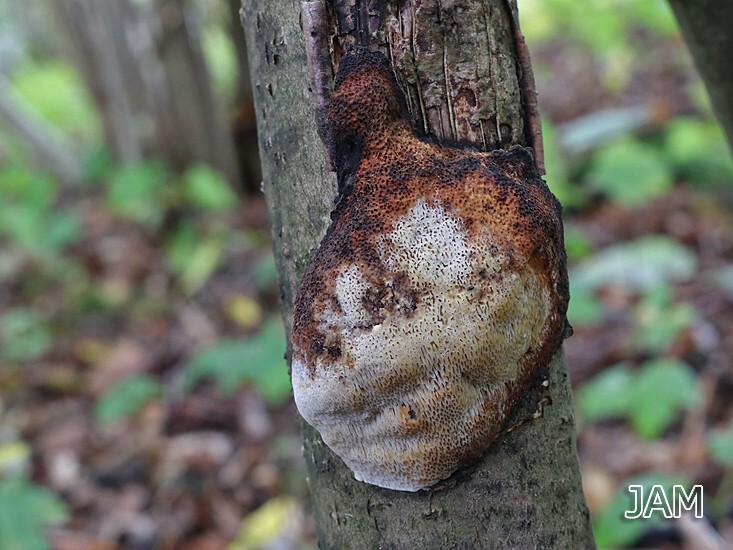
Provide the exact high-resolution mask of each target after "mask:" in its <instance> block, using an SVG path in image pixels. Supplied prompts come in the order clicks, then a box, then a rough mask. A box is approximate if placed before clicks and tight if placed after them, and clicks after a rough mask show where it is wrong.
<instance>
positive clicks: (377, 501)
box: [242, 0, 595, 549]
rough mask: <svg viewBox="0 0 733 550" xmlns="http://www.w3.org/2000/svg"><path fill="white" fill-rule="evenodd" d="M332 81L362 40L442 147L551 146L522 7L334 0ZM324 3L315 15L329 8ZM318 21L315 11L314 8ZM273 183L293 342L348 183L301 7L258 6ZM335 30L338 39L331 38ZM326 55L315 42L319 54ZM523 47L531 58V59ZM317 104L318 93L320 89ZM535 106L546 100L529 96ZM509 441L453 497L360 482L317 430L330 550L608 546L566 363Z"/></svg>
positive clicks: (249, 8) (276, 2) (312, 478)
mask: <svg viewBox="0 0 733 550" xmlns="http://www.w3.org/2000/svg"><path fill="white" fill-rule="evenodd" d="M325 5H327V6H326V7H327V8H328V9H327V10H326V12H327V14H328V15H327V17H326V25H325V31H323V32H324V33H325V34H324V35H323V36H321V37H320V38H321V39H322V38H323V37H325V38H326V39H327V40H326V41H325V42H324V41H323V40H321V43H325V44H328V45H330V47H329V50H330V51H328V52H320V53H321V54H324V53H325V56H326V58H328V59H330V61H331V63H330V65H331V66H330V70H329V71H326V75H325V76H326V78H325V80H328V77H330V76H332V70H333V68H334V67H335V66H336V61H337V58H338V57H339V55H340V53H341V52H342V51H343V49H344V47H345V45H346V44H348V43H359V44H362V45H369V46H370V47H371V48H373V49H381V50H382V51H384V52H386V53H387V55H388V56H389V57H390V59H391V60H392V62H393V65H394V67H395V68H396V71H397V76H398V79H399V80H400V82H401V84H402V86H403V88H404V89H405V90H406V95H407V100H408V103H409V108H410V110H411V113H412V115H413V117H414V119H415V125H416V127H418V128H422V129H423V130H424V131H425V132H426V133H427V134H429V135H432V136H433V137H434V138H436V139H438V140H439V141H442V142H452V141H470V142H472V143H474V144H475V145H477V146H478V147H482V148H487V149H490V148H496V147H505V146H508V145H510V144H515V143H519V144H536V143H537V142H538V136H537V135H536V130H537V128H536V120H534V121H533V120H531V119H532V118H533V116H534V115H536V113H534V115H533V112H534V111H533V105H534V97H529V96H528V90H530V89H531V86H528V85H527V83H528V76H529V75H528V74H527V72H526V69H527V68H528V67H527V66H526V63H525V71H524V74H523V71H522V70H521V69H520V59H521V57H522V55H521V52H518V51H517V40H516V39H517V36H518V32H517V30H518V29H516V27H515V18H514V10H515V9H516V8H515V6H514V4H511V3H509V2H508V1H507V0H453V1H451V2H447V1H446V0H442V1H441V0H407V1H394V2H390V1H385V0H382V1H379V0H370V1H363V2H362V1H361V0H350V1H349V0H336V1H333V0H329V1H328V2H325ZM322 7H324V4H322V5H321V6H320V8H319V7H318V6H316V8H317V9H316V10H315V11H318V10H319V9H321V8H322ZM311 8H313V6H311ZM242 23H243V26H244V29H245V34H246V36H247V42H248V51H249V56H250V57H249V60H250V68H251V71H252V82H253V89H254V94H255V104H256V109H257V121H258V131H259V144H260V152H261V156H262V168H263V179H264V181H263V186H264V190H265V193H266V195H267V202H268V208H269V213H270V219H271V224H272V234H273V244H274V249H275V256H276V261H277V264H278V270H279V273H280V287H281V298H282V310H283V316H284V318H285V323H286V328H287V330H288V333H289V332H290V328H291V325H292V312H293V298H294V296H295V292H296V290H297V285H298V281H299V279H300V276H301V275H302V274H303V271H304V270H305V267H306V265H307V263H308V260H309V258H310V256H311V254H312V253H313V251H314V250H315V249H316V248H317V247H318V243H319V242H320V240H321V238H322V237H323V235H324V234H325V231H326V228H327V227H328V224H329V212H330V211H331V209H332V207H333V201H334V198H335V195H336V181H335V176H334V174H333V173H332V172H331V171H330V166H329V163H328V160H327V158H326V155H325V150H324V147H323V145H322V144H321V142H320V140H319V138H318V132H317V128H316V110H317V109H316V106H317V104H318V103H319V99H318V97H317V96H318V94H317V93H316V94H314V93H313V89H312V87H311V84H310V82H311V79H310V75H309V71H308V67H307V64H308V61H307V55H306V40H305V37H304V34H306V35H308V36H309V37H312V38H313V39H314V40H315V41H316V42H318V41H319V37H318V36H314V35H317V34H318V30H317V29H315V28H313V27H312V26H311V23H312V21H309V20H308V17H307V16H306V18H305V26H306V27H308V31H307V32H305V33H304V29H303V27H304V19H303V18H302V17H301V7H300V3H299V1H297V0H270V1H269V2H267V4H266V5H264V4H263V3H262V2H258V1H257V0H243V8H242ZM321 30H323V29H321ZM311 43H312V42H311ZM519 49H520V50H521V47H520V48H519ZM316 92H318V90H316ZM529 93H531V90H530V92H529ZM538 404H545V405H546V406H544V407H541V406H540V408H541V409H542V411H543V414H542V415H541V417H540V418H537V419H536V420H533V421H530V422H527V423H524V424H522V425H520V426H518V427H517V428H516V429H513V430H507V433H505V434H504V435H502V436H500V437H499V438H498V439H497V441H496V442H494V444H493V445H492V446H491V447H490V448H489V450H488V451H487V452H486V454H485V456H484V457H483V458H482V459H481V461H479V463H478V464H476V465H475V466H474V467H472V468H469V469H468V470H466V471H463V472H460V473H458V475H455V476H453V477H452V478H451V479H449V480H448V481H447V482H446V483H443V484H441V485H440V487H439V488H438V489H434V490H427V491H420V492H417V493H405V492H399V491H390V490H387V489H381V488H378V487H374V486H371V485H367V484H364V483H360V482H358V481H356V480H354V478H353V475H352V474H351V472H350V471H349V470H348V468H346V466H345V465H344V464H343V463H342V462H341V460H340V459H339V458H338V457H336V456H335V455H334V454H333V453H332V452H331V451H330V449H329V448H328V447H326V446H325V445H324V444H323V442H322V440H321V438H320V436H319V435H318V433H317V432H315V431H314V430H313V429H312V428H311V427H310V426H308V425H307V424H304V425H303V441H304V448H305V457H306V462H307V467H308V480H309V484H310V490H311V496H312V505H313V513H314V515H315V519H316V524H317V531H318V538H319V544H320V546H321V548H334V549H336V548H339V549H343V548H420V547H423V548H471V549H474V548H476V549H478V548H496V549H499V548H501V549H507V548H518V549H519V548H521V549H525V548H557V549H576V548H577V549H586V548H594V547H595V543H594V541H593V535H592V531H591V528H590V522H589V516H588V510H587V507H586V505H585V501H584V498H583V493H582V488H581V483H580V474H579V467H578V461H577V455H576V448H575V431H574V422H573V415H572V406H571V400H570V392H569V385H568V380H567V373H566V368H565V364H564V359H563V354H562V350H561V351H559V352H558V353H557V355H556V356H555V357H554V359H553V360H552V362H551V364H550V365H549V386H548V387H546V388H545V387H543V386H538V387H535V388H532V389H531V390H530V391H528V394H527V396H526V399H525V400H524V403H523V404H522V406H521V407H520V408H519V410H518V411H517V413H516V415H515V418H514V419H512V421H511V422H510V423H509V424H508V425H515V424H517V422H518V421H519V420H520V419H525V418H527V417H530V416H532V413H534V412H535V411H537V410H538Z"/></svg>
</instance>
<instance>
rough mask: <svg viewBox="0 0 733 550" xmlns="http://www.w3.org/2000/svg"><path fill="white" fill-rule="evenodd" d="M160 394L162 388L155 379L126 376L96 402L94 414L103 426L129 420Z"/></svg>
mask: <svg viewBox="0 0 733 550" xmlns="http://www.w3.org/2000/svg"><path fill="white" fill-rule="evenodd" d="M161 394H162V386H161V383H160V382H159V381H158V380H157V379H156V378H154V377H152V376H149V375H133V376H128V377H127V378H124V379H123V380H121V381H120V382H118V383H117V384H115V385H114V386H113V387H112V388H110V389H109V390H108V391H107V392H106V393H105V394H104V396H103V397H102V399H100V400H99V401H98V402H97V405H96V408H95V410H94V414H95V416H96V418H97V420H98V421H99V422H102V423H103V424H108V423H110V422H116V421H118V420H123V419H125V418H130V417H131V416H133V415H135V413H137V412H138V411H139V410H140V409H141V408H142V407H143V406H144V405H145V404H146V403H148V402H150V401H152V400H154V399H158V398H159V397H160V396H161Z"/></svg>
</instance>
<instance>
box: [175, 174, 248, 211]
mask: <svg viewBox="0 0 733 550" xmlns="http://www.w3.org/2000/svg"><path fill="white" fill-rule="evenodd" d="M183 186H184V194H185V197H186V200H188V202H189V203H190V204H192V205H193V206H198V207H199V208H203V209H205V210H231V209H233V208H234V207H236V206H237V197H236V195H235V194H234V192H233V191H232V189H231V187H230V185H229V183H228V182H227V181H226V180H225V179H224V177H223V176H222V174H221V173H220V172H218V171H216V170H214V169H212V168H210V167H208V166H206V165H204V164H197V165H195V166H192V167H191V168H189V169H188V170H186V173H185V174H184V175H183Z"/></svg>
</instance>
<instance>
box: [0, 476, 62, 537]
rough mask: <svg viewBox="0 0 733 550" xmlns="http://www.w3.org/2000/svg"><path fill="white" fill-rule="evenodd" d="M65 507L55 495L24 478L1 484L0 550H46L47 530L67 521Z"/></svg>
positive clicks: (0, 482) (4, 481)
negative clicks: (47, 527)
mask: <svg viewBox="0 0 733 550" xmlns="http://www.w3.org/2000/svg"><path fill="white" fill-rule="evenodd" d="M67 517H68V513H67V510H66V506H65V505H64V504H63V502H61V501H60V500H59V499H58V498H57V497H56V496H55V495H54V494H53V493H52V492H50V491H49V490H47V489H44V488H41V487H38V486H36V485H33V484H31V483H29V482H28V481H27V480H25V479H23V478H21V477H15V478H10V479H5V480H2V481H0V548H2V549H3V550H45V549H47V548H49V545H48V543H47V542H46V540H45V537H44V535H43V529H44V527H46V526H48V525H53V524H57V523H61V522H63V521H66V519H67Z"/></svg>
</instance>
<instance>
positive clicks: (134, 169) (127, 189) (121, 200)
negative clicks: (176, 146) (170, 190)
mask: <svg viewBox="0 0 733 550" xmlns="http://www.w3.org/2000/svg"><path fill="white" fill-rule="evenodd" d="M168 178H169V173H168V170H167V169H166V167H165V166H164V165H163V164H162V163H160V162H155V161H153V162H141V163H137V164H128V165H125V166H120V167H119V168H118V169H117V170H115V171H114V172H113V173H112V175H111V177H110V182H109V187H108V189H107V205H108V207H109V208H110V210H111V211H112V212H114V213H116V214H119V215H120V216H122V217H124V218H125V219H128V220H130V221H133V222H137V223H140V224H143V225H145V226H148V227H157V226H158V225H159V224H160V222H161V221H162V220H163V215H164V214H165V206H166V204H165V200H164V198H163V193H164V191H165V183H166V181H167V180H168Z"/></svg>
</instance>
